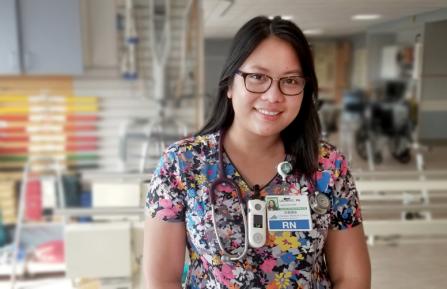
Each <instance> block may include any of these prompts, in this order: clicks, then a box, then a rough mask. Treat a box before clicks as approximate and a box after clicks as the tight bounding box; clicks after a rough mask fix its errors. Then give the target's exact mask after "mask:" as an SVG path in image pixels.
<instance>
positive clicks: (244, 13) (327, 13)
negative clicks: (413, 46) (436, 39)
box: [203, 0, 447, 38]
mask: <svg viewBox="0 0 447 289" xmlns="http://www.w3.org/2000/svg"><path fill="white" fill-rule="evenodd" d="M231 2H234V3H233V4H231ZM203 6H204V18H205V36H206V37H208V38H226V37H232V36H233V35H234V34H235V33H236V31H237V30H238V29H239V28H240V27H241V25H242V24H244V23H245V22H246V21H247V20H248V19H250V18H252V17H254V16H258V15H266V16H270V15H291V16H293V19H292V20H293V21H294V22H295V23H296V24H298V26H299V27H300V28H301V29H302V30H306V29H322V30H323V31H324V33H323V35H322V36H323V37H334V36H343V35H349V34H354V33H359V32H362V31H366V29H367V28H368V27H371V26H374V25H377V24H380V23H385V22H389V21H392V20H397V19H400V18H402V17H406V16H413V15H417V14H420V13H424V12H429V11H434V10H438V9H441V8H446V7H447V0H203ZM228 6H229V8H228V10H227V11H226V12H225V13H224V14H223V15H221V13H222V11H224V9H225V8H226V7H228ZM366 13H368V14H381V15H382V18H380V19H378V20H371V21H353V20H351V16H352V15H354V14H366Z"/></svg>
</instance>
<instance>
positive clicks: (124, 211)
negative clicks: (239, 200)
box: [0, 0, 447, 289]
mask: <svg viewBox="0 0 447 289" xmlns="http://www.w3.org/2000/svg"><path fill="white" fill-rule="evenodd" d="M258 15H265V16H268V17H271V18H273V17H274V16H281V17H282V18H284V19H289V20H291V21H293V22H295V23H296V24H297V25H298V26H299V27H300V28H301V29H302V30H303V33H304V34H305V36H306V38H307V39H308V41H309V44H310V46H311V49H312V54H313V57H314V65H315V70H316V74H317V78H318V84H319V85H318V95H319V99H318V102H317V106H318V115H319V118H320V122H321V127H322V133H321V139H323V140H326V141H328V142H330V143H331V144H334V145H335V146H336V147H337V149H338V150H339V151H341V152H342V153H343V154H344V155H345V157H346V159H347V160H348V162H349V167H350V169H351V173H352V175H353V177H354V179H355V185H356V187H357V190H358V193H359V196H360V203H361V209H362V215H363V226H364V231H365V240H366V242H367V245H368V250H369V254H370V260H371V266H372V288H373V289H379V288H380V289H399V288H402V289H403V288H405V289H412V288H414V289H416V288H425V289H435V288H445V286H446V285H445V284H447V274H445V268H447V259H446V254H445V252H447V129H446V125H447V54H446V51H447V0H424V1H416V0H396V1H387V0H374V1H358V0H336V1H327V0H298V1H296V0H277V1H273V0H257V1H254V0H1V1H0V36H1V39H2V40H1V41H0V289H3V288H5V289H6V288H8V289H9V288H36V289H37V288H39V289H40V288H41V289H44V288H45V289H46V288H57V289H65V288H70V289H71V288H79V289H92V288H107V289H133V288H135V289H140V288H141V289H143V288H145V285H144V283H145V281H144V277H143V268H142V260H143V253H142V251H143V250H142V248H143V224H144V220H145V210H144V207H145V200H146V193H147V188H148V184H149V183H150V180H151V175H152V173H153V171H154V169H155V167H156V165H157V163H158V161H159V159H160V156H161V154H162V153H163V151H164V150H165V149H166V147H167V146H168V145H169V144H171V143H173V142H175V141H177V140H179V139H182V138H184V137H187V136H190V135H193V134H194V133H196V132H197V131H198V130H199V129H200V128H201V127H202V126H203V125H204V124H205V122H206V120H207V119H208V117H210V114H211V111H212V109H211V107H212V106H213V101H214V97H215V96H216V94H217V90H218V82H219V77H220V73H221V69H222V67H223V65H224V63H225V60H226V57H227V56H228V52H229V49H230V45H231V40H232V38H233V36H234V34H235V33H236V31H237V30H238V29H239V28H240V27H241V26H242V25H243V24H244V23H245V22H246V21H248V20H249V19H250V18H252V17H255V16H258ZM187 271H188V260H187V258H186V261H185V266H184V275H186V274H187Z"/></svg>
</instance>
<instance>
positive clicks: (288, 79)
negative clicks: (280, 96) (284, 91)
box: [285, 78, 298, 85]
mask: <svg viewBox="0 0 447 289" xmlns="http://www.w3.org/2000/svg"><path fill="white" fill-rule="evenodd" d="M285 83H286V84H293V85H295V84H298V80H297V79H296V78H286V79H285Z"/></svg>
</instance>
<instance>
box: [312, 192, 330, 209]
mask: <svg viewBox="0 0 447 289" xmlns="http://www.w3.org/2000/svg"><path fill="white" fill-rule="evenodd" d="M330 206H331V201H330V200H329V197H328V196H327V195H326V194H322V193H320V192H315V198H314V199H313V200H312V201H311V202H310V207H311V208H312V211H314V212H315V213H317V214H320V215H324V214H326V213H327V212H328V211H329V208H330Z"/></svg>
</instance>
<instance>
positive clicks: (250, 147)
mask: <svg viewBox="0 0 447 289" xmlns="http://www.w3.org/2000/svg"><path fill="white" fill-rule="evenodd" d="M224 147H225V149H226V150H227V152H230V153H231V152H233V153H236V151H237V153H238V154H244V155H246V156H247V157H249V158H257V157H266V156H267V155H276V156H278V154H279V155H281V156H284V154H285V151H284V145H283V142H282V140H281V137H280V135H279V134H278V135H276V136H259V135H255V134H251V133H241V132H239V131H238V129H237V128H235V127H230V128H229V129H228V131H227V132H226V133H225V139H224Z"/></svg>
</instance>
